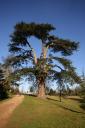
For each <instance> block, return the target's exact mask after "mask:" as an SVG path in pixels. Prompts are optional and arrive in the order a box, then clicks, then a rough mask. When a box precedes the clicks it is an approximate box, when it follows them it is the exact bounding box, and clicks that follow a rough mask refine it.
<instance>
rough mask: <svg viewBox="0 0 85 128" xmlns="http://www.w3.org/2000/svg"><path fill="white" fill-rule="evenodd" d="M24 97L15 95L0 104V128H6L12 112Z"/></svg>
mask: <svg viewBox="0 0 85 128" xmlns="http://www.w3.org/2000/svg"><path fill="white" fill-rule="evenodd" d="M23 98H24V96H22V95H21V96H20V95H17V96H15V97H13V98H12V99H9V100H7V101H4V102H1V103H0V128H6V123H7V122H8V119H9V117H10V116H11V114H12V112H13V110H14V109H15V108H16V107H17V106H18V105H19V104H20V103H21V102H22V101H23Z"/></svg>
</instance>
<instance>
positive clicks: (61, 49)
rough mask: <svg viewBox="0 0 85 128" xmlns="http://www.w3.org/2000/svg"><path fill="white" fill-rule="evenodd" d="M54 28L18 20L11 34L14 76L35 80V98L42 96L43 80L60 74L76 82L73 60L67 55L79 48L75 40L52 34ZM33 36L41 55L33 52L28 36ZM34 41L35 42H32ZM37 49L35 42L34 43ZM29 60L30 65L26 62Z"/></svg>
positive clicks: (43, 94)
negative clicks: (36, 88) (38, 43)
mask: <svg viewBox="0 0 85 128" xmlns="http://www.w3.org/2000/svg"><path fill="white" fill-rule="evenodd" d="M53 30H55V28H54V26H53V25H51V24H36V23H24V22H21V23H18V24H16V25H15V27H14V32H13V33H12V34H11V42H10V43H9V51H10V52H11V53H12V57H11V59H10V60H9V62H10V64H11V65H13V67H14V74H16V76H17V77H22V76H26V77H27V78H28V80H31V79H32V80H34V81H36V84H37V87H38V97H45V83H46V81H47V80H49V79H50V80H51V79H52V80H54V79H55V80H58V79H59V77H60V74H64V76H69V78H70V79H74V80H75V81H76V82H77V80H78V77H77V75H76V73H75V71H74V70H75V69H74V67H73V66H72V62H71V61H70V60H69V59H67V58H66V56H70V55H72V54H73V52H74V51H76V50H77V49H78V44H79V43H77V42H74V41H70V40H65V39H61V38H58V37H56V36H55V35H52V34H51V31H53ZM31 37H35V38H37V39H39V41H40V42H41V47H42V48H41V54H40V56H39V57H37V55H36V51H35V49H34V48H33V47H32V46H31V42H30V41H29V39H30V38H31ZM34 43H36V42H34ZM36 46H37V48H38V45H37V44H36ZM30 62H31V66H29V63H30ZM63 78H64V77H63Z"/></svg>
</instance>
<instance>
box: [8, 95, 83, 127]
mask: <svg viewBox="0 0 85 128" xmlns="http://www.w3.org/2000/svg"><path fill="white" fill-rule="evenodd" d="M51 98H52V99H54V100H52V99H51V100H50V99H46V100H41V99H38V98H36V97H28V96H26V97H25V99H24V101H23V103H22V104H21V105H20V106H19V107H18V108H17V109H16V110H15V111H14V113H13V115H12V117H11V118H10V120H9V123H8V125H7V126H6V127H7V128H85V114H84V111H83V110H82V109H81V108H80V107H79V103H78V101H77V100H70V99H65V100H63V101H62V103H60V102H59V101H58V99H57V98H55V97H51Z"/></svg>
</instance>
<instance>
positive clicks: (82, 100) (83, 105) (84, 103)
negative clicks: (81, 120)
mask: <svg viewBox="0 0 85 128" xmlns="http://www.w3.org/2000/svg"><path fill="white" fill-rule="evenodd" d="M68 99H71V100H75V101H78V102H79V103H80V107H81V108H82V109H83V110H85V98H68Z"/></svg>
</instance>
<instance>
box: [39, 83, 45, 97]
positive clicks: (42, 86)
mask: <svg viewBox="0 0 85 128" xmlns="http://www.w3.org/2000/svg"><path fill="white" fill-rule="evenodd" d="M38 97H39V98H46V96H45V83H44V81H40V82H39V85H38Z"/></svg>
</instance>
